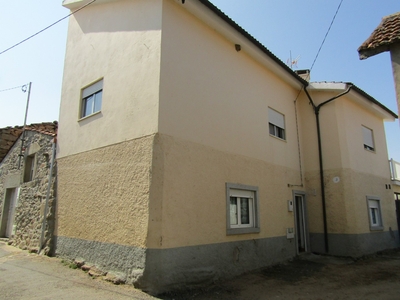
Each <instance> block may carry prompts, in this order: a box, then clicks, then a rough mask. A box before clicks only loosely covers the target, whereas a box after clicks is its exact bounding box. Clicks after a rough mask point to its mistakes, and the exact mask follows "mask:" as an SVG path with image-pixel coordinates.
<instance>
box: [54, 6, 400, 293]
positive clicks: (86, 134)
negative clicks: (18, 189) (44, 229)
mask: <svg viewBox="0 0 400 300" xmlns="http://www.w3.org/2000/svg"><path fill="white" fill-rule="evenodd" d="M87 2H88V1H79V0H65V1H64V2H63V5H64V6H65V7H67V8H69V9H71V10H75V9H77V8H79V7H81V6H82V5H84V4H85V3H87ZM304 75H308V71H307V70H306V71H298V72H297V73H295V72H293V71H292V70H291V69H290V68H289V67H287V66H286V65H285V64H284V63H282V62H281V61H280V60H279V59H278V58H277V57H275V56H274V55H273V54H272V53H271V52H270V51H269V50H268V49H267V48H265V47H264V46H263V45H261V44H260V43H259V42H258V41H257V40H255V39H254V38H253V37H252V36H251V35H250V34H249V33H247V32H246V31H244V30H243V29H242V28H241V27H239V26H238V25H237V24H236V23H235V22H234V21H232V20H231V19H230V18H229V17H228V16H226V15H225V14H223V13H222V12H221V11H220V10H219V9H218V8H216V7H215V6H214V5H212V4H211V3H210V2H209V1H206V0H186V1H177V0H132V1H117V0H114V1H111V0H103V1H96V2H95V3H92V4H91V5H89V6H87V7H85V9H82V10H80V11H79V12H78V13H76V14H74V15H72V16H71V18H70V21H69V29H68V40H67V48H66V58H65V67H64V78H63V87H62V99H61V107H60V127H59V135H58V143H57V164H58V204H57V207H58V214H57V217H58V223H57V224H58V226H57V234H56V238H57V249H56V253H57V254H58V255H60V256H63V257H66V258H70V259H79V260H84V261H85V262H86V263H87V264H89V265H95V266H96V267H97V268H99V269H102V270H104V271H107V272H109V273H114V274H117V276H120V277H121V278H123V279H124V280H125V281H126V282H127V283H133V284H135V285H136V286H138V287H140V288H141V289H143V290H145V291H149V292H152V293H158V292H162V291H166V290H170V289H175V288H181V287H184V286H188V285H194V284H198V283H203V284H204V283H206V282H211V281H214V280H217V279H221V278H228V277H231V276H237V275H240V274H242V273H244V272H246V271H249V270H253V269H257V268H260V267H263V266H267V265H271V264H276V263H279V262H282V261H286V260H288V259H291V258H293V257H295V256H297V255H300V254H303V253H308V252H318V253H328V254H332V255H347V256H361V255H364V254H367V253H373V252H375V251H378V250H383V249H386V248H394V247H397V246H398V245H399V238H398V234H397V230H398V229H397V221H396V214H395V211H394V203H393V194H392V191H391V190H389V189H388V185H389V184H390V182H391V181H390V176H389V168H388V163H387V161H388V158H387V148H386V141H385V134H384V127H383V122H384V121H394V119H395V118H396V117H397V116H396V115H395V114H394V113H393V112H392V111H390V110H389V109H387V108H386V107H385V106H383V105H382V104H380V103H379V102H378V101H377V100H376V99H374V98H372V97H371V96H369V95H368V94H367V93H365V92H364V91H363V90H361V89H360V88H358V87H357V86H355V85H354V84H352V83H342V82H332V83H326V82H316V83H309V82H308V81H307V80H305V79H303V78H302V77H301V76H304ZM307 77H308V76H305V78H307ZM317 118H318V124H319V126H318V127H317V125H316V124H317V121H316V120H317ZM321 183H322V184H321Z"/></svg>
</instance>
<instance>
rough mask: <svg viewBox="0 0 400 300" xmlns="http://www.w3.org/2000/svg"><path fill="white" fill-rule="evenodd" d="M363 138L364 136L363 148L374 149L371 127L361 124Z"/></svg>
mask: <svg viewBox="0 0 400 300" xmlns="http://www.w3.org/2000/svg"><path fill="white" fill-rule="evenodd" d="M362 132H363V138H364V149H366V150H369V151H375V145H374V135H373V132H372V130H371V129H369V128H367V127H365V126H362Z"/></svg>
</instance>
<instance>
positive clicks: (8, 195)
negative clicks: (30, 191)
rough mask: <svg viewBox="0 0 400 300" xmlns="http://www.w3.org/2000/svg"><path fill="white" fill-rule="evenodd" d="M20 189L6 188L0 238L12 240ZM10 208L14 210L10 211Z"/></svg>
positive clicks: (0, 223)
mask: <svg viewBox="0 0 400 300" xmlns="http://www.w3.org/2000/svg"><path fill="white" fill-rule="evenodd" d="M18 196H19V187H13V188H6V189H5V193H4V199H3V208H2V213H1V222H0V237H6V238H10V237H11V236H12V235H13V234H14V228H13V227H14V217H15V211H16V208H17V204H18ZM10 208H12V209H11V210H10Z"/></svg>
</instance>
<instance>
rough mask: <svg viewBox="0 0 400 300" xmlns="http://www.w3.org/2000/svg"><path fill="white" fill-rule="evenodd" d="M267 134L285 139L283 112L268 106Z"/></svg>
mask: <svg viewBox="0 0 400 300" xmlns="http://www.w3.org/2000/svg"><path fill="white" fill-rule="evenodd" d="M268 123H269V134H270V135H273V136H276V137H278V138H280V139H283V140H284V139H285V117H284V115H283V114H281V113H279V112H277V111H276V110H273V109H272V108H268Z"/></svg>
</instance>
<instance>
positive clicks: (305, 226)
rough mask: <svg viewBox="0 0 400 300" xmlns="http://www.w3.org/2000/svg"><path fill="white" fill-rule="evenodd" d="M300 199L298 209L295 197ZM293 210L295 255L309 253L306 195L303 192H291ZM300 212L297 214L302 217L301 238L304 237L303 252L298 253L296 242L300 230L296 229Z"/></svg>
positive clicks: (297, 243)
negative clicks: (300, 203)
mask: <svg viewBox="0 0 400 300" xmlns="http://www.w3.org/2000/svg"><path fill="white" fill-rule="evenodd" d="M297 196H299V197H301V199H302V200H301V201H302V206H301V207H299V206H298V205H297V201H296V197H297ZM293 209H294V211H293V212H294V228H295V240H296V253H297V255H299V254H302V253H309V252H310V234H309V230H308V209H307V199H306V193H305V192H304V191H293ZM299 209H300V210H301V211H300V212H299V213H301V214H302V215H303V218H302V219H303V229H302V230H303V236H304V239H305V241H304V246H305V249H304V251H300V249H299V242H298V232H299V231H300V229H299V228H298V224H297V222H298V220H297V219H298V217H297V216H298V210H299Z"/></svg>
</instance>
